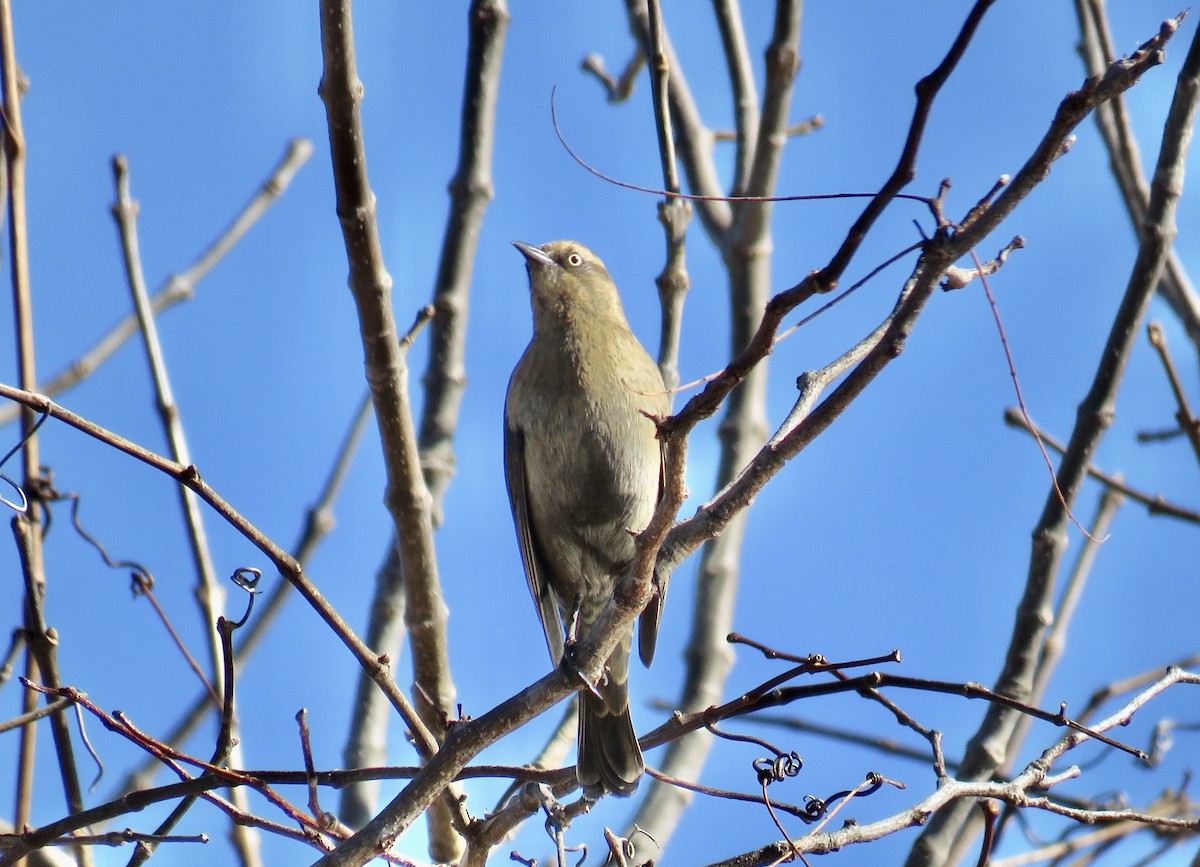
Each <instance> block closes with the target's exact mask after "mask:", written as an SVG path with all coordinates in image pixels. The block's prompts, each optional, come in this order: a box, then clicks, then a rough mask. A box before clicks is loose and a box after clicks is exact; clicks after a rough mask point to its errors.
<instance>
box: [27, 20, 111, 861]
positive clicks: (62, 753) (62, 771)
mask: <svg viewBox="0 0 1200 867" xmlns="http://www.w3.org/2000/svg"><path fill="white" fill-rule="evenodd" d="M10 20H11V19H10ZM34 527H36V525H35V524H31V523H30V521H29V520H28V518H27V517H26V516H25V515H17V516H15V517H14V518H13V519H12V531H13V536H14V538H15V539H16V543H17V554H18V555H19V557H20V561H21V573H22V577H23V578H24V579H25V636H26V642H27V645H26V646H27V648H28V652H29V653H30V654H32V655H33V658H34V659H35V660H36V661H37V668H38V670H39V671H40V673H41V678H42V681H43V683H45V684H46V685H47V686H49V687H51V688H53V689H57V688H58V687H60V686H62V678H61V677H60V676H59V673H58V651H57V648H58V636H57V634H56V633H55V631H54V630H52V629H51V628H50V626H49V625H48V624H47V623H46V616H45V611H44V609H43V607H42V603H43V601H44V600H45V583H44V582H42V583H41V584H39V582H38V580H37V577H36V575H35V574H34V572H33V554H34V539H35V534H34V533H33V532H31V530H32V528H34ZM37 538H39V539H40V536H38V537H37ZM31 725H32V724H31ZM50 733H51V736H52V737H53V738H54V749H55V752H56V753H57V755H58V771H59V775H60V777H61V778H62V785H63V792H64V794H65V795H66V801H67V809H68V810H69V811H70V812H71V813H72V814H74V813H82V812H83V788H82V787H81V786H80V785H79V771H78V769H77V767H76V764H75V748H74V746H73V745H72V744H71V728H70V721H69V717H68V711H67V710H65V709H64V710H60V711H58V712H57V713H54V714H51V715H50ZM72 848H73V850H74V853H75V858H76V861H77V862H78V863H79V864H80V865H81V867H90V865H91V864H92V852H91V849H90V848H88V847H87V846H82V845H76V846H74V847H72Z"/></svg>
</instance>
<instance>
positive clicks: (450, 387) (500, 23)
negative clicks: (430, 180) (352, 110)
mask: <svg viewBox="0 0 1200 867" xmlns="http://www.w3.org/2000/svg"><path fill="white" fill-rule="evenodd" d="M508 19H509V15H508V7H507V4H506V3H505V0H473V2H472V3H471V7H470V9H469V10H468V12H467V22H468V40H467V70H466V76H465V79H464V82H463V99H462V110H461V120H460V124H461V126H460V130H459V142H458V168H457V169H456V170H455V172H454V178H453V179H452V180H451V181H450V213H449V215H448V217H447V218H446V230H445V232H444V234H443V237H442V254H441V259H440V261H439V263H438V273H437V282H436V284H435V285H434V290H433V306H434V308H435V309H436V311H437V312H436V314H435V315H434V317H433V323H432V325H431V326H430V334H429V339H430V342H431V344H432V345H431V347H430V352H429V366H428V367H427V368H426V370H425V376H424V378H423V379H422V384H423V385H424V386H425V400H424V408H423V411H422V416H421V435H420V447H421V466H422V468H423V469H424V471H425V481H426V483H427V484H428V485H429V493H430V495H431V496H432V497H433V511H434V523H435V524H441V523H442V498H443V497H444V495H445V492H446V488H447V487H448V486H449V484H450V478H451V477H452V476H453V475H454V464H455V461H454V443H453V437H454V431H455V428H457V426H458V409H459V405H460V404H461V402H462V393H463V388H464V387H465V386H466V379H467V375H466V367H465V363H464V356H465V354H466V338H467V302H468V299H469V297H470V288H471V277H472V274H473V273H474V270H473V266H474V263H475V250H476V248H477V247H478V245H479V231H480V228H481V227H482V225H483V215H484V212H485V210H486V209H487V205H488V202H490V201H491V199H492V154H493V151H494V149H495V128H496V95H497V93H498V91H499V88H500V61H501V59H502V57H503V54H504V34H505V31H506V30H507V29H508Z"/></svg>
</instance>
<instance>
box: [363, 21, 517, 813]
mask: <svg viewBox="0 0 1200 867" xmlns="http://www.w3.org/2000/svg"><path fill="white" fill-rule="evenodd" d="M508 17H509V16H508V8H507V6H506V3H505V0H473V2H472V4H471V7H470V9H469V11H468V13H467V21H468V43H467V64H466V73H465V77H464V82H463V97H462V107H461V121H460V130H459V148H458V167H457V169H456V170H455V174H454V178H453V179H452V180H451V182H450V213H449V214H448V216H447V218H446V229H445V232H444V234H443V239H442V251H441V258H440V261H439V264H438V274H437V281H436V284H435V286H434V292H433V309H434V310H435V313H434V317H433V322H432V323H431V326H430V341H431V346H430V353H429V363H428V366H427V368H426V371H425V376H424V378H423V380H422V382H423V384H424V386H425V400H424V408H423V412H422V417H421V425H420V436H419V439H418V445H419V448H420V456H421V469H422V471H423V474H424V477H425V482H426V484H427V485H428V487H429V494H430V498H431V505H432V510H433V521H434V525H435V526H437V525H440V524H441V523H442V500H443V498H444V496H445V493H446V490H447V488H448V487H449V485H450V480H451V478H452V477H453V475H454V467H455V456H454V432H455V429H456V428H457V427H458V415H459V407H460V405H461V403H462V394H463V389H464V388H465V386H466V366H465V355H466V336H467V310H468V302H469V298H470V287H471V278H472V274H473V265H474V261H475V252H476V249H477V247H478V244H479V232H480V228H481V226H482V224H483V216H484V212H485V210H486V208H487V205H488V203H489V202H490V201H491V199H492V158H493V151H494V148H495V126H496V100H497V94H498V92H499V86H500V65H501V60H502V58H503V53H504V36H505V31H506V30H507V27H508ZM404 593H405V585H404V576H403V574H402V570H401V564H400V561H399V559H398V552H397V551H396V548H395V545H394V544H389V546H388V554H387V559H386V563H385V565H384V566H383V567H382V568H381V570H380V572H379V573H378V576H377V578H376V590H375V596H374V599H373V601H372V605H371V618H370V623H369V626H368V629H367V641H368V642H369V643H370V644H371V646H372V647H374V648H376V649H377V650H380V651H382V652H385V653H393V654H394V653H396V652H398V650H399V647H400V641H401V639H402V637H403V632H402V631H401V630H400V628H399V625H400V623H401V622H402V620H403V619H404V618H405V617H406V615H407V614H408V607H407V606H406V605H405V604H404V599H403V594H404ZM354 707H355V711H354V715H353V718H352V720H351V724H350V727H349V731H348V734H347V742H346V746H345V748H344V750H343V755H344V757H345V761H346V763H347V766H348V767H361V766H362V764H360V763H368V764H375V763H378V762H379V761H382V759H381V758H378V757H379V756H381V755H386V739H387V723H388V720H389V718H390V714H389V713H388V712H387V705H386V702H385V701H383V697H382V696H381V695H379V693H378V691H377V690H375V689H374V686H373V685H372V684H371V682H370V680H369V679H368V678H367V677H365V675H364V676H362V677H360V680H359V687H358V692H357V697H356V700H355V705H354ZM372 757H375V761H372ZM378 790H379V785H378V783H376V782H371V781H365V782H363V783H359V784H356V785H353V786H348V787H347V788H346V789H345V791H344V792H343V795H342V802H341V815H342V818H343V820H344V821H345V822H346V823H347V824H349V825H351V826H352V827H360V826H361V825H362V824H363V823H365V822H366V821H367V819H369V818H370V815H371V813H372V812H373V810H374V804H375V798H376V794H377V792H378Z"/></svg>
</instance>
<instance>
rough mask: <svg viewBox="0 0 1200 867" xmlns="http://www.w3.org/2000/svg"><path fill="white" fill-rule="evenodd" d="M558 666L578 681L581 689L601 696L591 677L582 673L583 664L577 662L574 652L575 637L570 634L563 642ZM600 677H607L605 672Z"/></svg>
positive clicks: (598, 696) (597, 696)
mask: <svg viewBox="0 0 1200 867" xmlns="http://www.w3.org/2000/svg"><path fill="white" fill-rule="evenodd" d="M558 667H559V669H561V670H562V671H563V672H564V673H565V674H567V675H569V676H571V677H573V678H575V680H577V681H579V685H580V688H581V689H584V690H586V691H587V692H590V693H591V694H592V695H594V696H595V697H596V698H601V695H600V688H599V687H598V686H597V685H596V684H594V683H592V680H591V678H589V677H588V676H587V675H585V674H584V673H583V666H581V665H580V664H579V658H578V655H577V654H576V652H575V639H574V638H573V637H571V636H567V641H566V643H565V644H563V655H562V659H560V660H559V661H558ZM601 677H602V678H604V677H607V672H606V673H605V674H604V675H601ZM601 682H603V680H602V681H601Z"/></svg>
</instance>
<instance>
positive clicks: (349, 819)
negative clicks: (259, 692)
mask: <svg viewBox="0 0 1200 867" xmlns="http://www.w3.org/2000/svg"><path fill="white" fill-rule="evenodd" d="M404 608H405V606H404V575H403V574H402V573H401V569H400V550H399V548H397V546H396V545H395V544H394V543H393V544H390V545H388V549H387V555H386V556H385V558H384V561H383V564H382V565H381V566H380V567H379V571H378V572H376V573H375V592H374V594H373V595H372V597H371V611H370V613H369V615H368V619H367V634H366V636H365V640H366V642H367V645H368V646H369V647H373V648H375V649H376V650H378V651H382V652H383V653H386V654H388V655H389V656H391V657H393V658H394V657H395V656H396V655H397V654H398V653H399V649H400V645H401V642H402V641H403V640H404ZM393 664H394V663H393ZM391 717H392V714H391V708H390V707H389V706H388V704H387V701H386V700H385V701H380V694H379V690H378V689H376V688H375V683H374V682H373V681H372V680H371V679H370V678H369V677H360V678H359V680H358V687H357V688H356V689H355V693H354V705H353V710H352V711H351V718H350V725H349V727H348V731H347V732H346V744H345V746H344V747H342V762H343V763H344V764H345V766H346V767H347V768H369V767H372V766H375V765H382V764H386V763H387V729H388V722H389V721H390V719H391ZM379 785H380V784H379V781H378V780H362V781H361V782H357V783H352V784H350V785H348V786H346V788H345V789H344V790H343V791H342V797H341V801H340V803H339V805H338V815H339V816H340V818H341V820H342V821H343V822H345V823H346V824H347V825H349V826H350V827H351V828H361V827H362V826H363V825H365V824H366V823H367V822H368V821H370V819H371V817H372V816H373V815H375V809H376V806H377V802H378V797H379Z"/></svg>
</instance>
